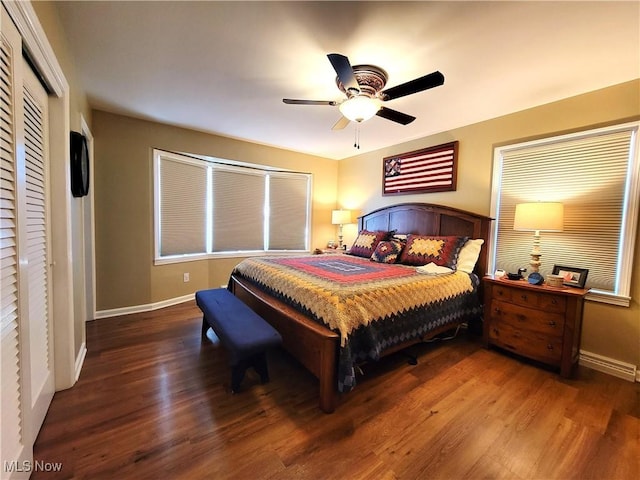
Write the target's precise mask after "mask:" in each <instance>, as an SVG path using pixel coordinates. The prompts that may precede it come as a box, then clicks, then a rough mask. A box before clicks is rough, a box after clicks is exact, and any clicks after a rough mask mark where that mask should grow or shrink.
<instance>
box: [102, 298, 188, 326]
mask: <svg viewBox="0 0 640 480" xmlns="http://www.w3.org/2000/svg"><path fill="white" fill-rule="evenodd" d="M193 299H194V294H193V293H190V294H188V295H183V296H182V297H176V298H170V299H168V300H162V301H161V302H155V303H148V304H146V305H134V306H132V307H122V308H113V309H111V310H100V311H97V312H96V318H95V319H96V320H98V319H100V318H109V317H117V316H120V315H129V314H131V313H141V312H151V311H153V310H158V309H160V308H165V307H170V306H172V305H178V304H179V303H184V302H188V301H191V300H193Z"/></svg>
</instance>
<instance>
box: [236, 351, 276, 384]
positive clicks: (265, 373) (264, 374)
mask: <svg viewBox="0 0 640 480" xmlns="http://www.w3.org/2000/svg"><path fill="white" fill-rule="evenodd" d="M249 367H253V368H254V370H255V371H256V373H257V374H258V375H260V381H261V382H262V383H267V382H269V370H268V369H267V355H266V353H265V352H262V353H258V354H256V355H253V356H251V357H249V358H245V359H242V360H240V361H239V362H238V363H236V364H235V365H231V392H233V393H236V392H238V391H240V384H241V383H242V380H243V379H244V374H245V372H246V371H247V368H249Z"/></svg>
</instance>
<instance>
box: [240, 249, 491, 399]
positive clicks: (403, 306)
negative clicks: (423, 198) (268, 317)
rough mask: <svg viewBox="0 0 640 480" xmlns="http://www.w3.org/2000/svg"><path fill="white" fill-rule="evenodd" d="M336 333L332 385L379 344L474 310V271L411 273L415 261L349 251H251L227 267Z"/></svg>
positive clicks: (349, 380) (350, 375)
mask: <svg viewBox="0 0 640 480" xmlns="http://www.w3.org/2000/svg"><path fill="white" fill-rule="evenodd" d="M233 274H234V275H236V276H238V277H241V278H244V279H246V280H248V281H250V282H251V283H253V284H254V285H256V286H257V287H259V288H260V289H261V290H263V291H265V292H267V293H269V294H270V295H272V296H274V297H276V298H278V299H280V300H282V301H283V302H285V303H287V304H289V305H291V306H293V307H295V308H296V309H298V310H299V311H301V312H303V313H305V314H306V315H308V316H309V317H311V318H313V319H314V320H315V321H317V322H319V323H322V324H324V325H326V326H327V327H329V328H331V329H332V330H333V331H335V332H338V333H339V334H340V344H341V348H340V358H339V367H338V390H339V391H341V392H346V391H349V390H351V389H352V388H353V387H354V386H355V383H356V381H355V366H356V365H357V363H360V362H362V361H365V360H377V359H378V358H380V354H381V353H382V351H383V350H385V349H387V348H389V347H392V346H394V345H397V344H400V343H403V342H406V341H408V340H413V339H419V338H422V337H424V336H426V335H427V334H428V333H429V332H430V331H431V330H434V329H436V328H439V327H441V326H444V325H446V324H452V326H453V325H455V324H457V323H460V322H462V321H466V320H468V319H470V318H472V317H475V316H478V315H479V314H480V312H481V306H480V301H479V298H478V294H477V287H478V284H479V281H478V278H477V277H476V276H475V275H468V274H466V273H463V272H455V273H453V274H451V275H442V276H430V275H424V274H419V273H417V272H416V270H415V267H408V266H405V265H398V264H384V263H377V262H372V261H370V260H369V259H364V258H360V257H354V256H350V255H308V256H303V257H259V258H250V259H247V260H244V261H242V262H241V263H240V264H239V265H238V266H237V267H236V268H235V269H234V272H233Z"/></svg>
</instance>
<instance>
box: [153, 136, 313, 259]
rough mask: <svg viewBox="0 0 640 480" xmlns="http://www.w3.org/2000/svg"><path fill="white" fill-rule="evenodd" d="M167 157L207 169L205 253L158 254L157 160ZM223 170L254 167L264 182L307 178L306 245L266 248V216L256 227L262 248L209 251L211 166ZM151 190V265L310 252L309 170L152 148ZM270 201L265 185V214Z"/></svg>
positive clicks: (210, 245)
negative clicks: (286, 248)
mask: <svg viewBox="0 0 640 480" xmlns="http://www.w3.org/2000/svg"><path fill="white" fill-rule="evenodd" d="M162 158H165V159H170V160H175V161H177V162H184V163H192V164H196V165H203V164H207V165H208V166H209V168H207V184H208V186H209V187H208V189H207V218H206V219H205V221H206V222H207V228H206V231H207V238H206V252H203V253H193V254H179V255H165V256H162V255H161V219H160V216H161V211H160V200H161V192H160V175H161V173H160V162H161V159H162ZM215 168H217V169H225V170H228V171H233V170H234V169H238V168H250V169H252V170H257V171H260V172H261V175H263V176H264V178H265V182H268V178H269V177H270V176H281V177H282V176H289V175H295V176H301V177H306V179H307V182H308V189H307V192H308V194H307V202H306V205H305V208H306V225H305V248H304V249H303V250H267V249H266V242H267V239H266V235H267V233H268V226H267V222H268V219H267V218H266V217H265V224H264V225H261V226H258V225H256V228H262V229H263V231H264V236H265V237H264V246H263V250H249V251H243V250H238V251H224V252H214V251H212V249H213V247H212V240H211V234H210V232H211V222H212V218H213V207H212V199H211V188H210V186H211V185H212V176H213V174H214V173H213V172H214V169H215ZM153 192H154V199H153V202H154V209H153V212H154V219H153V222H154V265H164V264H171V263H181V262H189V261H197V260H206V259H213V258H237V257H243V258H244V257H254V256H264V255H290V254H300V253H309V252H310V245H311V235H310V233H311V211H312V209H311V206H312V198H313V176H312V174H311V173H305V172H296V171H293V170H285V169H276V168H271V167H268V166H264V165H257V164H253V163H245V162H238V161H233V160H227V159H222V158H217V157H209V156H199V155H194V154H188V153H176V152H169V151H166V150H161V149H155V148H154V149H153ZM268 200H269V197H268V188H267V195H265V199H264V201H265V204H264V205H263V211H264V212H265V213H266V212H267V211H268V205H267V202H268Z"/></svg>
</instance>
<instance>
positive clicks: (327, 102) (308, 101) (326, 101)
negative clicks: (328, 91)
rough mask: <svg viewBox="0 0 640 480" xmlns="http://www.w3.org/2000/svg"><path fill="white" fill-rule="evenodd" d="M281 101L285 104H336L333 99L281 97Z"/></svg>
mask: <svg viewBox="0 0 640 480" xmlns="http://www.w3.org/2000/svg"><path fill="white" fill-rule="evenodd" d="M282 101H283V102H284V103H286V104H287V105H331V106H332V107H334V106H336V105H337V103H336V102H334V101H333V100H295V99H293V98H283V99H282Z"/></svg>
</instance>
